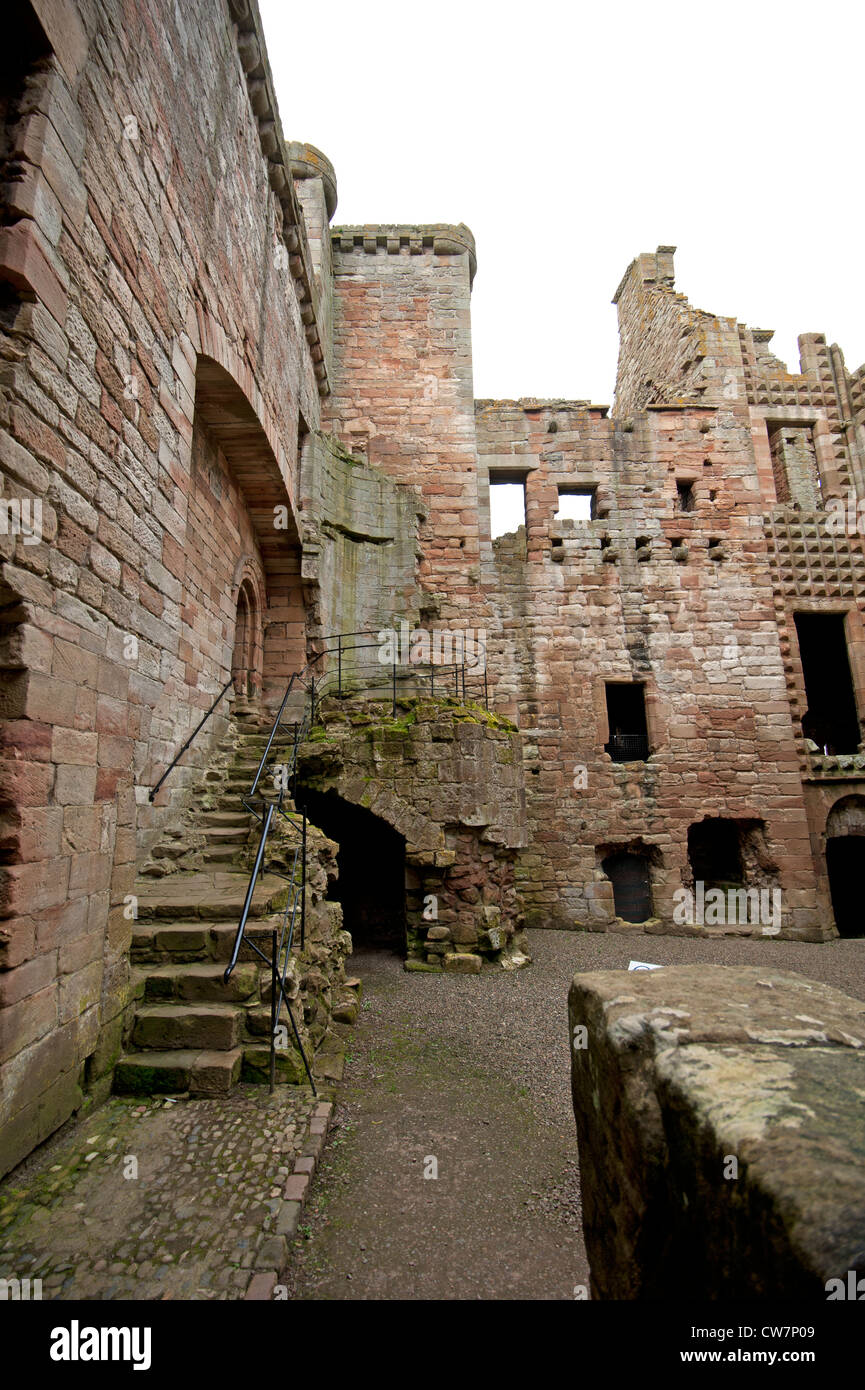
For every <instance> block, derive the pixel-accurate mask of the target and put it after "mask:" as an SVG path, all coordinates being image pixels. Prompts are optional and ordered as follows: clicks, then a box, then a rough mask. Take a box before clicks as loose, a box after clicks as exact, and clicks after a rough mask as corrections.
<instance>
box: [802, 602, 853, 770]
mask: <svg viewBox="0 0 865 1390" xmlns="http://www.w3.org/2000/svg"><path fill="white" fill-rule="evenodd" d="M795 619H796V635H797V637H798V639H799V655H800V657H801V658H802V674H803V676H804V677H805V694H806V696H807V700H808V709H807V712H806V714H805V715H804V717H803V719H802V733H803V734H804V735H805V737H806V738H810V739H812V740H813V741H814V743H816V744H817V746H818V747H819V748H820V749H821V750H822V751H823V752H824V753H855V752H857V751H858V748H859V739H860V736H861V735H860V731H859V720H858V718H857V716H856V696H855V694H854V691H853V681H852V678H851V676H850V662H849V660H848V657H847V638H846V634H845V631H844V614H843V613H796V614H795Z"/></svg>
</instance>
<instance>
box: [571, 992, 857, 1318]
mask: <svg viewBox="0 0 865 1390" xmlns="http://www.w3.org/2000/svg"><path fill="white" fill-rule="evenodd" d="M569 1023H570V1036H571V1040H572V1051H571V1058H572V1079H573V1096H574V1113H575V1116H576V1122H577V1134H578V1139H579V1147H580V1171H581V1187H582V1198H583V1221H584V1228H585V1235H586V1245H587V1249H588V1253H589V1260H590V1264H591V1268H592V1288H593V1293H594V1295H595V1296H596V1297H600V1298H664V1297H670V1295H671V1291H672V1290H676V1289H680V1290H681V1289H682V1288H687V1291H688V1293H689V1295H691V1296H693V1297H697V1298H699V1297H710V1298H737V1297H738V1298H753V1297H767V1296H772V1295H784V1296H801V1297H817V1298H819V1297H823V1298H825V1297H826V1293H825V1285H826V1282H827V1280H829V1279H831V1278H836V1277H846V1271H847V1270H848V1269H859V1268H862V1267H865V1249H863V1237H862V1232H863V1230H865V1124H863V1121H862V1107H861V1105H860V1104H859V1103H858V1102H855V1103H854V1099H853V1098H854V1097H858V1096H861V1095H862V1094H865V1006H863V1005H862V1004H861V1003H860V1002H858V1001H856V1000H853V999H849V998H848V997H847V996H846V995H844V994H841V993H840V992H839V991H837V990H834V989H830V988H829V987H828V986H825V985H820V984H815V983H812V982H810V981H808V980H805V979H803V978H802V977H800V976H798V975H792V974H786V973H781V972H777V971H773V970H772V969H771V968H770V967H767V968H765V969H764V968H761V967H736V968H732V967H724V966H673V967H665V968H664V969H662V970H654V971H647V972H628V973H623V972H619V971H600V972H596V973H592V974H584V975H576V976H575V977H574V980H573V983H572V985H571V990H570V995H569Z"/></svg>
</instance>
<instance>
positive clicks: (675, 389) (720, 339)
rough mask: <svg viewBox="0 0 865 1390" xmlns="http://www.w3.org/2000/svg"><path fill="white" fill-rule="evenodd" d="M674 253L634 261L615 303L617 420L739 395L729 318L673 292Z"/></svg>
mask: <svg viewBox="0 0 865 1390" xmlns="http://www.w3.org/2000/svg"><path fill="white" fill-rule="evenodd" d="M674 250H675V247H672V246H659V247H658V249H657V251H656V252H654V253H648V254H644V255H641V256H638V257H637V258H636V259H635V260H634V261H632V262H631V264H630V265H629V267H628V269H627V270H626V271H625V274H624V276H623V278H622V282H621V284H620V285H619V288H618V289H617V291H616V293H615V295H614V297H613V303H614V304H615V305H616V306H617V308H618V314H619V362H618V368H617V372H616V407H615V409H616V415H617V416H621V417H624V416H627V415H630V414H631V413H633V412H634V411H637V410H644V409H645V408H646V406H649V405H657V404H659V403H667V402H676V401H681V400H689V401H698V400H705V401H706V402H707V403H709V404H718V403H719V402H721V401H722V400H730V399H732V400H735V399H736V398H737V397H739V398H741V396H742V394H743V386H742V382H743V369H742V362H741V350H740V344H739V341H738V336H737V331H736V330H737V324H736V322H735V320H734V319H722V318H718V317H717V316H715V315H713V314H706V313H703V312H702V310H700V309H695V308H694V307H693V306H692V305H691V304H689V302H688V300H687V299H686V298H685V296H684V295H683V294H677V293H676V291H675V289H674V270H673V252H674Z"/></svg>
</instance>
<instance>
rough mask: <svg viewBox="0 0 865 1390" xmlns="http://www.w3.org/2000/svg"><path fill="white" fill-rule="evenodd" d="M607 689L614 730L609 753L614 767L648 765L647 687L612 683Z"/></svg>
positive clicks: (610, 724) (610, 717) (611, 734)
mask: <svg viewBox="0 0 865 1390" xmlns="http://www.w3.org/2000/svg"><path fill="white" fill-rule="evenodd" d="M605 689H606V696H607V722H608V725H609V730H610V734H609V740H608V742H607V743H605V744H604V749H605V751H606V752H607V753H609V755H610V757H611V758H612V760H613V762H614V763H636V762H645V760H646V758H648V756H649V731H648V727H647V724H646V694H645V686H643V685H641V684H639V683H632V684H623V683H618V682H609V683H608V684H607V685H606V687H605Z"/></svg>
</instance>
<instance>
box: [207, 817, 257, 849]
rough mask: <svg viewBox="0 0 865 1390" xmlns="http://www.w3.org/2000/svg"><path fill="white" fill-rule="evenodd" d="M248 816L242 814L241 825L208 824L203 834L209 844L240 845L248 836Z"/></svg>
mask: <svg viewBox="0 0 865 1390" xmlns="http://www.w3.org/2000/svg"><path fill="white" fill-rule="evenodd" d="M249 820H250V818H249V816H244V818H243V821H244V823H243V825H208V826H206V827H205V835H206V837H207V842H208V844H210V845H242V844H244V843H245V842H246V840H247V838H248V836H249Z"/></svg>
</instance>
